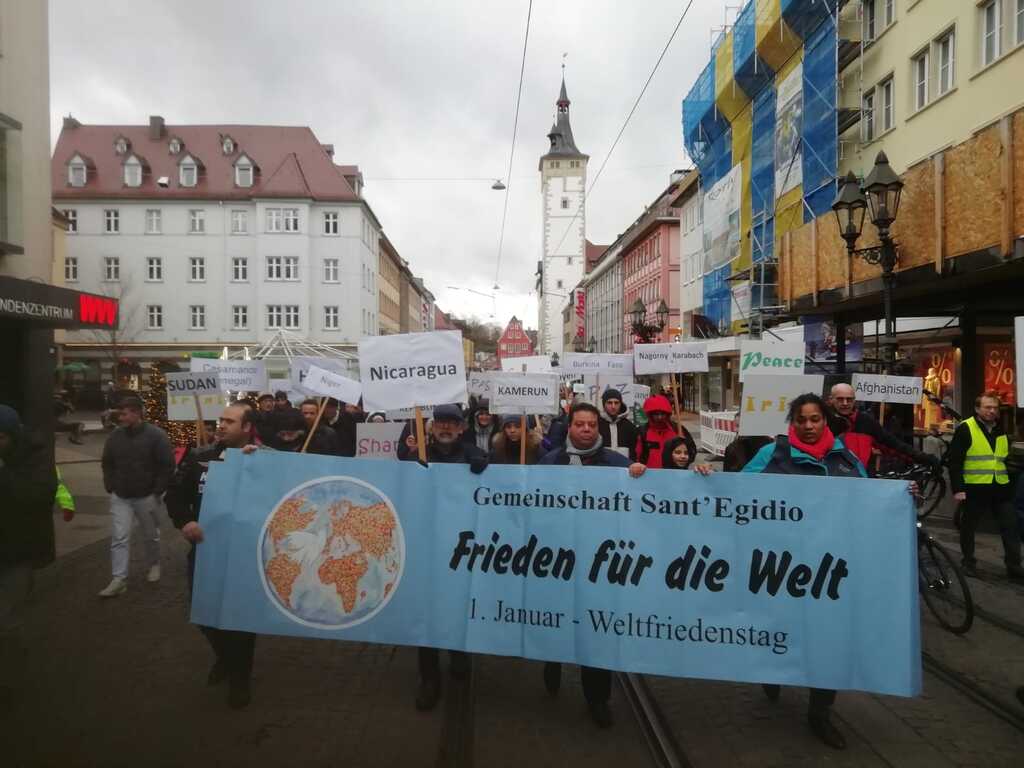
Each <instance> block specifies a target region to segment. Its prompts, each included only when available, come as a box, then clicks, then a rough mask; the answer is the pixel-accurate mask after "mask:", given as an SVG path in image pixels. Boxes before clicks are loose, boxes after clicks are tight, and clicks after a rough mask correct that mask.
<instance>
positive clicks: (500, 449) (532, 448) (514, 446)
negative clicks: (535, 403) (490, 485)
mask: <svg viewBox="0 0 1024 768" xmlns="http://www.w3.org/2000/svg"><path fill="white" fill-rule="evenodd" d="M531 419H532V417H531V418H530V419H527V423H526V464H527V465H529V464H536V463H537V459H538V458H540V452H541V448H540V437H538V436H537V433H536V432H534V431H533V429H531V424H530V422H531ZM522 441H523V430H522V429H521V424H520V422H519V417H518V416H507V417H505V418H504V419H502V422H501V431H499V432H498V434H497V435H496V436H495V438H494V442H493V443H492V444H491V457H490V463H491V464H518V463H519V453H520V450H521V448H522Z"/></svg>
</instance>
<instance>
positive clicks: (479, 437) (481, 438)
mask: <svg viewBox="0 0 1024 768" xmlns="http://www.w3.org/2000/svg"><path fill="white" fill-rule="evenodd" d="M500 429H501V423H500V421H499V420H498V419H496V418H495V417H494V416H493V415H492V414H491V411H490V403H489V402H488V401H487V398H480V400H479V401H477V405H476V409H475V410H473V411H472V412H471V413H470V415H469V426H468V427H466V429H464V430H463V432H462V442H464V443H466V444H467V445H475V446H476V447H477V448H479V449H480V450H481V451H483V452H484V453H490V452H491V443H493V442H494V438H495V437H496V436H497V434H498V431H499V430H500Z"/></svg>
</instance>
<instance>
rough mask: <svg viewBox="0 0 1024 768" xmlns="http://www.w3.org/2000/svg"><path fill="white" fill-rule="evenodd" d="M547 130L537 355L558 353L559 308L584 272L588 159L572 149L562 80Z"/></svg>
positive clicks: (560, 341) (542, 161)
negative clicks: (553, 119) (548, 130)
mask: <svg viewBox="0 0 1024 768" xmlns="http://www.w3.org/2000/svg"><path fill="white" fill-rule="evenodd" d="M557 108H558V113H557V117H556V120H555V124H554V125H552V126H551V131H550V132H549V133H548V139H549V141H550V142H551V146H550V149H549V151H548V153H547V154H546V155H544V156H543V157H541V159H540V165H539V170H540V174H541V197H542V200H543V205H544V211H543V227H544V230H543V238H542V243H543V246H542V247H543V250H544V254H543V258H542V260H541V263H540V265H539V269H538V275H537V292H538V333H537V345H538V349H537V354H541V355H550V354H552V353H556V352H557V353H558V354H559V355H561V354H562V352H563V351H564V350H563V346H564V343H563V337H564V323H563V319H562V309H563V308H564V307H565V302H566V300H567V298H568V296H569V294H570V292H571V291H572V289H573V288H574V287H575V286H576V285H577V284H579V282H580V280H582V279H583V275H584V273H585V271H586V187H587V161H588V159H589V158H588V156H587V155H585V154H583V153H582V152H580V151H579V150H578V149H577V148H576V142H575V140H574V139H573V135H572V127H571V126H570V124H569V97H568V95H567V94H566V89H565V80H564V79H563V80H562V89H561V92H560V94H559V98H558V102H557Z"/></svg>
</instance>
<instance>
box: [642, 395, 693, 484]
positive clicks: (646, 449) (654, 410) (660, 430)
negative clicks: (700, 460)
mask: <svg viewBox="0 0 1024 768" xmlns="http://www.w3.org/2000/svg"><path fill="white" fill-rule="evenodd" d="M644 413H645V414H647V427H646V429H644V430H643V431H641V432H640V436H639V437H638V438H637V442H636V460H637V461H639V462H640V463H642V464H646V465H647V466H648V467H649V468H650V469H661V452H662V450H663V449H664V447H665V443H667V442H668V441H669V440H671V439H672V438H673V437H676V428H675V426H674V425H673V424H672V418H671V416H672V404H671V403H669V401H668V398H667V397H665V396H664V395H651V396H650V397H648V398H647V399H646V400H644ZM680 430H681V431H680V433H679V437H682V438H683V440H685V441H686V449H687V450H688V451H689V452H690V455H691V456H696V455H697V444H696V443H695V442H694V440H693V437H692V436H691V435H690V433H689V432H688V431H687V429H686V427H684V426H682V425H680Z"/></svg>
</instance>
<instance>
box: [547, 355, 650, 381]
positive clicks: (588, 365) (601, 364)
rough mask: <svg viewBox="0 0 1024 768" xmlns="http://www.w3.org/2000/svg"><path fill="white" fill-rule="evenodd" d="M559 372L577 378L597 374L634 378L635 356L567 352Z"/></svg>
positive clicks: (560, 364)
mask: <svg viewBox="0 0 1024 768" xmlns="http://www.w3.org/2000/svg"><path fill="white" fill-rule="evenodd" d="M558 372H559V373H560V374H563V375H568V374H573V375H575V376H582V375H583V374H590V373H596V374H610V375H612V376H626V377H628V378H633V356H632V355H610V354H603V353H602V354H593V353H589V352H566V353H565V354H564V355H563V356H562V360H561V362H560V363H559V366H558Z"/></svg>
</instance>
